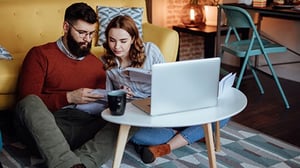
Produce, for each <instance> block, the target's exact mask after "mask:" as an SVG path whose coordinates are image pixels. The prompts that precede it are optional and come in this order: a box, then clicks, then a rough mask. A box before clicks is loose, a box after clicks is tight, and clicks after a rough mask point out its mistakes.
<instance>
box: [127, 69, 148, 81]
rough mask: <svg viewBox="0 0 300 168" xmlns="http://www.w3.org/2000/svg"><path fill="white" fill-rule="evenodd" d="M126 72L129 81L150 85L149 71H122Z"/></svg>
mask: <svg viewBox="0 0 300 168" xmlns="http://www.w3.org/2000/svg"><path fill="white" fill-rule="evenodd" d="M123 71H124V72H126V71H127V72H128V75H129V77H130V80H131V81H135V82H144V83H150V84H151V75H152V73H151V70H146V69H141V68H133V67H128V68H125V69H124V70H123Z"/></svg>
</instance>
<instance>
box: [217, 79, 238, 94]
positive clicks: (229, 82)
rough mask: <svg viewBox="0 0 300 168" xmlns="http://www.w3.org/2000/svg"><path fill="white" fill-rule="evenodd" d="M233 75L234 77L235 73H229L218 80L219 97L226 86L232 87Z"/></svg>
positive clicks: (226, 88)
mask: <svg viewBox="0 0 300 168" xmlns="http://www.w3.org/2000/svg"><path fill="white" fill-rule="evenodd" d="M235 77H236V73H229V74H227V75H226V76H224V77H223V78H222V79H221V80H220V82H219V93H218V95H219V97H220V96H222V94H223V93H224V92H226V90H228V88H231V87H232V85H233V83H234V80H235Z"/></svg>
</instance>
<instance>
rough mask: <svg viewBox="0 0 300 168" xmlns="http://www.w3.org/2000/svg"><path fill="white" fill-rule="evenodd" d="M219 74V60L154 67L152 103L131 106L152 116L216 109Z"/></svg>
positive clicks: (202, 60) (192, 61)
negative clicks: (200, 109) (213, 107)
mask: <svg viewBox="0 0 300 168" xmlns="http://www.w3.org/2000/svg"><path fill="white" fill-rule="evenodd" d="M219 73H220V58H218V57H215V58H206V59H197V60H187V61H179V62H171V63H163V64H155V65H153V67H152V78H151V81H152V87H151V93H152V94H151V99H150V98H148V99H142V100H134V101H132V104H133V105H135V106H137V107H138V108H140V109H141V110H143V111H145V112H147V113H149V114H150V115H152V116H155V115H162V114H169V113H176V112H182V111H189V110H195V109H199V108H206V107H212V106H216V105H217V102H218V100H217V99H218V84H219Z"/></svg>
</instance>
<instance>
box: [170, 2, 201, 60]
mask: <svg viewBox="0 0 300 168" xmlns="http://www.w3.org/2000/svg"><path fill="white" fill-rule="evenodd" d="M189 1H190V0H168V1H167V8H166V10H167V12H166V16H165V17H166V18H167V19H166V21H165V25H166V26H167V27H169V28H171V27H172V26H173V25H178V24H182V23H181V20H180V18H181V14H182V12H181V10H182V8H183V6H184V5H186V4H188V3H189ZM203 48H204V43H203V38H202V37H199V36H193V35H190V34H186V33H180V52H179V56H180V60H186V59H196V58H202V57H203V56H204V54H203V53H204V50H203Z"/></svg>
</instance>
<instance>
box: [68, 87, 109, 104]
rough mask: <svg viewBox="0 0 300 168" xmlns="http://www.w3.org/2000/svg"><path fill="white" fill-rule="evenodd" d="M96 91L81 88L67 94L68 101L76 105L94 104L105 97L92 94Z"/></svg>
mask: <svg viewBox="0 0 300 168" xmlns="http://www.w3.org/2000/svg"><path fill="white" fill-rule="evenodd" d="M93 90H94V89H89V88H80V89H77V90H74V91H71V92H67V101H68V102H69V103H74V104H85V103H90V102H94V101H96V100H99V99H101V98H103V97H104V95H101V94H95V93H91V92H92V91H93Z"/></svg>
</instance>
